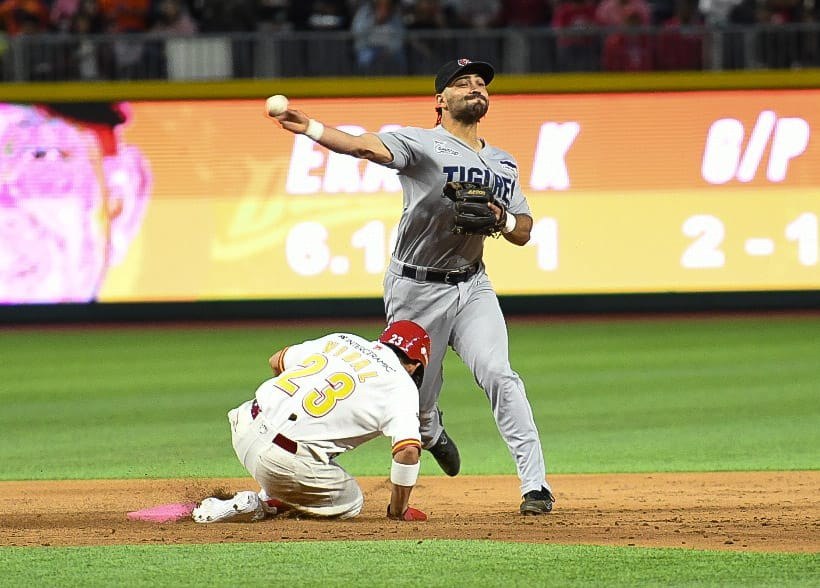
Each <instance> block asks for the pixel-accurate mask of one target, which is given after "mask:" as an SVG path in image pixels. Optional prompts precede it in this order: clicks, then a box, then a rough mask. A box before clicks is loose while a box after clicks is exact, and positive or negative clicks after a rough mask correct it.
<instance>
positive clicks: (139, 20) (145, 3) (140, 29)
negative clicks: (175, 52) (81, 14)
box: [98, 0, 151, 80]
mask: <svg viewBox="0 0 820 588" xmlns="http://www.w3.org/2000/svg"><path fill="white" fill-rule="evenodd" d="M98 2H99V6H100V12H101V13H102V16H103V18H104V20H105V22H106V23H107V32H109V33H144V32H146V31H147V30H148V19H149V15H150V11H151V0H98ZM144 51H145V47H144V46H143V43H142V40H141V39H134V38H128V36H127V35H123V36H122V37H120V38H118V39H117V40H115V41H114V43H113V57H114V59H113V61H114V77H116V78H117V79H124V80H130V79H138V78H140V77H141V74H142V73H143V71H144V68H143V67H142V64H141V61H142V58H143V55H144Z"/></svg>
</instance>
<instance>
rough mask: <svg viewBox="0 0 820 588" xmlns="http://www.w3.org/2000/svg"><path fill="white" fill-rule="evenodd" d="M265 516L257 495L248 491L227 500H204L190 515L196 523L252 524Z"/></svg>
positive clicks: (212, 498) (238, 493)
mask: <svg viewBox="0 0 820 588" xmlns="http://www.w3.org/2000/svg"><path fill="white" fill-rule="evenodd" d="M266 515H267V513H266V511H265V508H264V507H263V506H262V502H261V501H260V500H259V495H258V494H257V493H256V492H251V491H250V490H243V491H242V492H237V493H236V495H234V497H233V498H229V499H227V500H220V499H219V498H214V497H209V498H206V499H205V500H203V501H202V502H201V503H200V504H199V505H198V506H197V507H196V508H194V511H193V512H192V513H191V516H192V517H193V519H194V521H196V522H197V523H223V522H225V521H232V522H254V521H261V520H262V519H264V518H265V516H266Z"/></svg>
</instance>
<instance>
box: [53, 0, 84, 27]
mask: <svg viewBox="0 0 820 588" xmlns="http://www.w3.org/2000/svg"><path fill="white" fill-rule="evenodd" d="M79 9H80V0H54V2H52V3H51V10H50V12H49V20H50V21H51V26H52V28H53V29H54V30H55V31H58V32H60V33H68V32H71V25H72V21H73V20H74V16H75V15H76V14H77V12H78V10H79Z"/></svg>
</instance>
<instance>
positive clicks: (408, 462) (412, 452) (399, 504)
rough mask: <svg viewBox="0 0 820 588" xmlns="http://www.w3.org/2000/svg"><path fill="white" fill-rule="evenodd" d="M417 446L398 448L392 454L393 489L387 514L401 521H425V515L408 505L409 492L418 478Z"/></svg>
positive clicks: (391, 475)
mask: <svg viewBox="0 0 820 588" xmlns="http://www.w3.org/2000/svg"><path fill="white" fill-rule="evenodd" d="M419 454H420V451H419V448H418V447H416V446H415V445H413V446H408V447H404V448H402V449H399V450H398V451H397V452H396V453H394V454H393V467H392V468H391V471H390V481H391V482H392V485H393V491H392V494H391V495H390V504H389V505H387V516H388V518H391V519H396V520H401V521H426V520H427V515H426V514H424V513H423V512H422V511H420V510H418V509H416V508H412V507H410V506H409V503H410V493H411V492H412V491H413V486H415V484H416V479H417V478H418V468H419V457H420V455H419Z"/></svg>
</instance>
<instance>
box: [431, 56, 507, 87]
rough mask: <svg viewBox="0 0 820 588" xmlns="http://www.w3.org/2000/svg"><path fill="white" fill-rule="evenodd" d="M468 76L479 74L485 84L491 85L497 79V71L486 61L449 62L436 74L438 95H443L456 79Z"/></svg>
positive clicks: (460, 60)
mask: <svg viewBox="0 0 820 588" xmlns="http://www.w3.org/2000/svg"><path fill="white" fill-rule="evenodd" d="M467 74H477V75H478V76H480V77H481V79H482V80H484V83H485V84H489V83H490V82H492V81H493V77H495V70H494V69H493V66H492V65H490V64H489V63H487V62H486V61H470V60H469V59H455V60H453V61H448V62H447V63H445V64H444V65H442V66H441V69H440V70H438V74H436V94H441V93H442V92H443V91H444V88H446V87H447V86H449V85H450V82H452V81H453V80H454V79H456V78H458V77H460V76H463V75H467Z"/></svg>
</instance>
